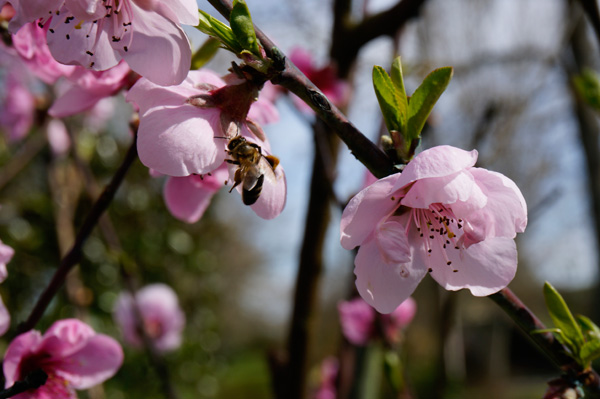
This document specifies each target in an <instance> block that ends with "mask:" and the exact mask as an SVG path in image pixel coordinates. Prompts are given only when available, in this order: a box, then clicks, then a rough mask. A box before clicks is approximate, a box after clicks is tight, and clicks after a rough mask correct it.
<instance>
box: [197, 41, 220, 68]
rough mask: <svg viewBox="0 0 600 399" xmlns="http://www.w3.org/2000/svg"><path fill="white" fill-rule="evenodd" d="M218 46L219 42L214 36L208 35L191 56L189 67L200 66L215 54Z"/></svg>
mask: <svg viewBox="0 0 600 399" xmlns="http://www.w3.org/2000/svg"><path fill="white" fill-rule="evenodd" d="M219 47H221V42H220V41H219V40H218V39H216V38H214V37H209V38H208V39H207V40H206V41H205V42H204V43H203V44H202V46H200V48H199V49H198V50H197V51H196V52H195V53H194V55H193V56H192V67H191V69H200V68H202V67H203V66H204V65H205V64H206V63H207V62H208V61H210V60H211V59H212V58H213V57H214V56H215V54H216V53H217V51H218V50H219Z"/></svg>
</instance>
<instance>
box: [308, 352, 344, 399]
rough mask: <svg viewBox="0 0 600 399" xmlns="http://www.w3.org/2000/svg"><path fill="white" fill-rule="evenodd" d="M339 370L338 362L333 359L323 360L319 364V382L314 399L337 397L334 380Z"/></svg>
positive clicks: (332, 398) (333, 398)
mask: <svg viewBox="0 0 600 399" xmlns="http://www.w3.org/2000/svg"><path fill="white" fill-rule="evenodd" d="M339 370H340V364H339V361H338V360H337V359H336V358H335V357H333V356H330V357H327V358H325V359H323V362H322V363H321V380H320V384H319V388H318V389H317V392H315V396H314V398H315V399H335V398H336V397H337V387H336V380H337V376H338V373H339Z"/></svg>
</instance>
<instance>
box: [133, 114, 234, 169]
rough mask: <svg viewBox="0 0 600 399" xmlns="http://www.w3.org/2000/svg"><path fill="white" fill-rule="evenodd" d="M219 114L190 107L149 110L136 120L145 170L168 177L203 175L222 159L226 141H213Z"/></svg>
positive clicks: (215, 139) (140, 154) (218, 164)
mask: <svg viewBox="0 0 600 399" xmlns="http://www.w3.org/2000/svg"><path fill="white" fill-rule="evenodd" d="M219 115H220V112H219V111H218V110H216V109H199V108H196V107H194V106H192V105H183V106H181V107H175V108H166V107H165V108H163V109H155V110H152V111H150V112H148V113H146V114H144V115H143V116H142V118H141V119H140V126H139V134H138V144H137V145H138V153H139V157H140V160H141V161H142V163H143V164H144V165H146V166H147V167H149V168H152V169H155V170H156V171H157V172H160V173H163V174H165V175H169V176H188V175H191V174H193V173H197V174H205V173H208V172H211V171H213V170H215V169H216V168H217V167H219V166H220V165H221V163H223V161H224V160H225V155H226V152H225V146H226V144H227V141H226V140H224V139H219V138H215V136H222V133H220V131H218V130H217V134H215V129H220V128H219V126H220V125H219Z"/></svg>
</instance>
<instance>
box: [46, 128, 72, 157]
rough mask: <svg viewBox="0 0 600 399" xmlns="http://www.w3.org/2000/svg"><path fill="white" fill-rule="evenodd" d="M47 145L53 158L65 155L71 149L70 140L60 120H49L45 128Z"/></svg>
mask: <svg viewBox="0 0 600 399" xmlns="http://www.w3.org/2000/svg"><path fill="white" fill-rule="evenodd" d="M46 136H47V137H48V144H49V145H50V149H51V150H52V153H53V154H54V155H55V156H63V155H65V154H66V153H67V152H68V151H69V149H70V148H71V139H70V138H69V132H68V131H67V127H66V126H65V124H64V123H63V122H62V121H61V120H60V119H51V120H50V122H48V126H47V127H46Z"/></svg>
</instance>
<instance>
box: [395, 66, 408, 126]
mask: <svg viewBox="0 0 600 399" xmlns="http://www.w3.org/2000/svg"><path fill="white" fill-rule="evenodd" d="M391 77H392V83H393V84H394V86H395V87H396V90H395V97H396V99H397V101H398V113H399V114H400V116H399V118H400V124H401V126H400V129H399V130H398V131H399V132H403V133H404V134H406V119H407V118H408V99H407V98H406V89H405V88H404V77H403V76H402V63H401V59H400V57H396V59H395V60H394V62H393V63H392V73H391Z"/></svg>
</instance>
